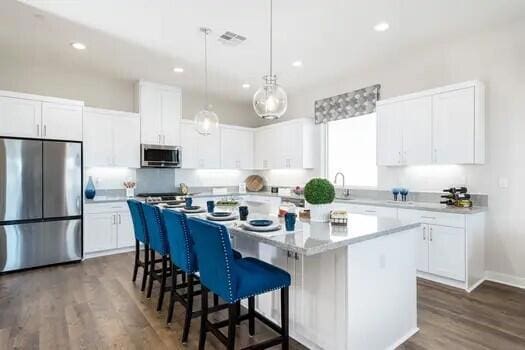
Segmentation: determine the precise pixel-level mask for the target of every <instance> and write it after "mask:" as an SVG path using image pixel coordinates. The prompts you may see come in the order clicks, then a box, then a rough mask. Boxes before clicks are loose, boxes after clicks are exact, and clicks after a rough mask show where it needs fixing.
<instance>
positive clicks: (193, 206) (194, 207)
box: [184, 205, 201, 210]
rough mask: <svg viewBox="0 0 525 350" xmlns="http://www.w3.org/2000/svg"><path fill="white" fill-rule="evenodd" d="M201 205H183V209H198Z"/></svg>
mask: <svg viewBox="0 0 525 350" xmlns="http://www.w3.org/2000/svg"><path fill="white" fill-rule="evenodd" d="M200 208H201V207H199V206H198V205H192V206H190V207H188V206H185V207H184V209H186V210H197V209H200Z"/></svg>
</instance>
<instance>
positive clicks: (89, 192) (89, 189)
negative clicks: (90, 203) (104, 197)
mask: <svg viewBox="0 0 525 350" xmlns="http://www.w3.org/2000/svg"><path fill="white" fill-rule="evenodd" d="M95 194H97V191H96V190H95V185H94V184H93V178H92V177H91V176H90V177H89V178H88V182H87V185H86V189H85V190H84V195H85V196H86V198H87V199H93V198H95Z"/></svg>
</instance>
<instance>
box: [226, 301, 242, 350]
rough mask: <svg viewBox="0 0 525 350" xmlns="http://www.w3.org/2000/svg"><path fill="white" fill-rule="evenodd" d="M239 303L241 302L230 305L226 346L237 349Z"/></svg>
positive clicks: (230, 349)
mask: <svg viewBox="0 0 525 350" xmlns="http://www.w3.org/2000/svg"><path fill="white" fill-rule="evenodd" d="M238 305H240V304H237V303H235V304H230V306H229V307H228V317H229V322H228V345H227V346H226V348H227V349H228V350H234V349H235V329H236V328H237V315H238V313H237V312H238V311H239V309H238Z"/></svg>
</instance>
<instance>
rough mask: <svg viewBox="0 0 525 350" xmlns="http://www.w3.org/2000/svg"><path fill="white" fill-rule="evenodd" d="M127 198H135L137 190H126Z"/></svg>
mask: <svg viewBox="0 0 525 350" xmlns="http://www.w3.org/2000/svg"><path fill="white" fill-rule="evenodd" d="M126 197H128V198H131V197H135V188H133V187H128V188H126Z"/></svg>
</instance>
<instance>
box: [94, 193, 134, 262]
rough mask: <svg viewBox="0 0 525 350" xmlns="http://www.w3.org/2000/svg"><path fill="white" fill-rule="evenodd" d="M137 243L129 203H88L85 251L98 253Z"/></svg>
mask: <svg viewBox="0 0 525 350" xmlns="http://www.w3.org/2000/svg"><path fill="white" fill-rule="evenodd" d="M134 245H135V235H134V232H133V224H132V221H131V215H130V213H129V210H128V209H127V204H126V203H125V202H122V203H100V204H87V205H86V206H85V214H84V253H85V254H89V253H96V252H101V251H109V250H113V249H118V248H127V247H132V246H134Z"/></svg>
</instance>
